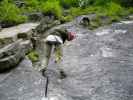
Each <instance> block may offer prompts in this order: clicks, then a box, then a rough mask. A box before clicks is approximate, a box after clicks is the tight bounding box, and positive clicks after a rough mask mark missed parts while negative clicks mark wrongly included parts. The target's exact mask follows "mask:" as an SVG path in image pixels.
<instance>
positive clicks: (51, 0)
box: [41, 0, 62, 18]
mask: <svg viewBox="0 0 133 100" xmlns="http://www.w3.org/2000/svg"><path fill="white" fill-rule="evenodd" d="M41 10H42V11H43V12H44V13H45V14H48V15H49V14H53V15H55V16H56V17H58V18H60V17H61V16H62V7H61V6H60V2H59V1H57V0H48V1H46V2H45V3H43V4H42V5H41Z"/></svg>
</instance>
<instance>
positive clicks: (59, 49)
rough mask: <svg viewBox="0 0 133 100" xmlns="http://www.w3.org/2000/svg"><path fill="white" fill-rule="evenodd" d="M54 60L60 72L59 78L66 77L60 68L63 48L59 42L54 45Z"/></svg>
mask: <svg viewBox="0 0 133 100" xmlns="http://www.w3.org/2000/svg"><path fill="white" fill-rule="evenodd" d="M54 52H55V62H56V63H57V64H58V70H59V72H60V78H61V79H63V78H65V77H66V74H65V72H64V70H63V68H62V66H63V65H62V64H61V61H62V57H63V50H62V45H61V44H58V45H55V51H54Z"/></svg>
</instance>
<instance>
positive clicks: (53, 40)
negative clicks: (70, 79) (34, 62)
mask: <svg viewBox="0 0 133 100" xmlns="http://www.w3.org/2000/svg"><path fill="white" fill-rule="evenodd" d="M74 38H75V33H74V32H68V31H67V29H65V28H64V27H63V28H60V29H54V30H53V31H51V32H48V33H45V38H44V39H43V52H42V53H43V54H42V55H40V56H41V58H40V59H41V60H40V61H41V63H40V67H39V71H40V72H41V73H42V75H43V76H45V71H46V69H47V66H48V63H49V59H50V55H51V53H53V52H54V55H55V62H56V63H57V64H58V66H59V67H58V68H59V71H60V78H61V79H62V78H65V77H66V74H65V72H64V71H63V69H62V68H61V66H60V64H59V63H60V62H61V60H62V56H63V53H62V45H63V44H64V43H65V41H66V40H68V41H71V40H73V39H74Z"/></svg>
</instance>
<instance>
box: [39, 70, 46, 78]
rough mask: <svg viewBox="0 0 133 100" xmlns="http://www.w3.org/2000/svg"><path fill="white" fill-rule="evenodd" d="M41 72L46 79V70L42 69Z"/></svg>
mask: <svg viewBox="0 0 133 100" xmlns="http://www.w3.org/2000/svg"><path fill="white" fill-rule="evenodd" d="M40 72H41V74H42V76H43V77H46V69H42V70H41V71H40Z"/></svg>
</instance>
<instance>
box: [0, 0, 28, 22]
mask: <svg viewBox="0 0 133 100" xmlns="http://www.w3.org/2000/svg"><path fill="white" fill-rule="evenodd" d="M26 19H27V18H26V17H25V16H22V15H21V11H20V9H19V8H17V7H16V5H15V4H12V3H10V2H8V0H3V1H2V2H0V20H1V21H5V22H7V23H14V24H18V23H23V22H25V21H26Z"/></svg>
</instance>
